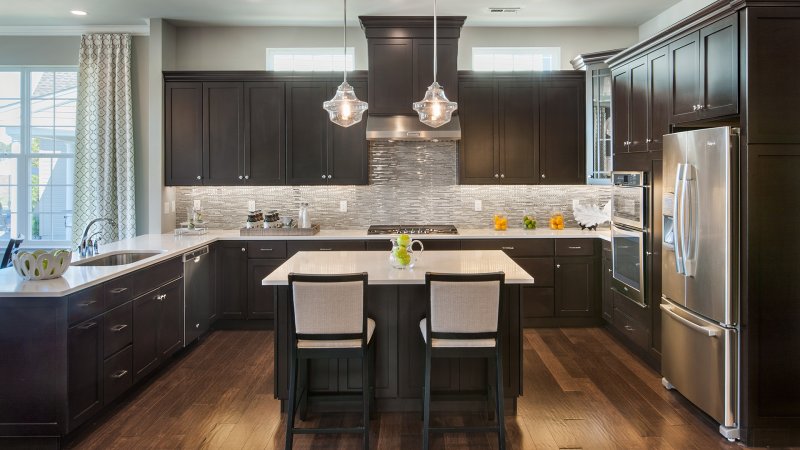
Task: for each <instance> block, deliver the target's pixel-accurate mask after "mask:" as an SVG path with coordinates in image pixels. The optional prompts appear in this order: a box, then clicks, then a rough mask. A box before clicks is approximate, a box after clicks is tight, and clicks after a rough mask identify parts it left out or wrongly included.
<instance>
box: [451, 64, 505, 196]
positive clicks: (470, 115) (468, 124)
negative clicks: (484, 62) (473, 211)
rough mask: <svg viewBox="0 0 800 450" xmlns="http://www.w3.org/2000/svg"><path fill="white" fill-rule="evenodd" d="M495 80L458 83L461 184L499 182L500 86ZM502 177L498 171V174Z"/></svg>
mask: <svg viewBox="0 0 800 450" xmlns="http://www.w3.org/2000/svg"><path fill="white" fill-rule="evenodd" d="M495 85H496V83H495V82H494V80H482V81H461V82H460V83H459V93H460V95H461V98H460V100H459V104H458V109H459V118H460V120H461V141H460V142H459V143H458V174H459V183H461V184H491V183H496V182H497V179H496V178H495V177H494V175H495V174H497V173H498V165H499V161H498V159H499V158H498V157H497V151H496V150H495V149H496V148H497V138H496V133H495V128H496V124H497V113H498V112H497V107H496V105H497V89H496V88H495ZM498 177H499V174H498Z"/></svg>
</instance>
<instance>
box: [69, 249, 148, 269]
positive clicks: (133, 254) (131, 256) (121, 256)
mask: <svg viewBox="0 0 800 450" xmlns="http://www.w3.org/2000/svg"><path fill="white" fill-rule="evenodd" d="M161 253H163V251H161V250H145V251H118V252H110V253H106V254H103V255H97V256H92V257H90V258H86V259H82V260H80V261H75V262H73V263H72V265H73V266H124V265H125V264H133V263H135V262H136V261H141V260H143V259H145V258H149V257H151V256H156V255H159V254H161Z"/></svg>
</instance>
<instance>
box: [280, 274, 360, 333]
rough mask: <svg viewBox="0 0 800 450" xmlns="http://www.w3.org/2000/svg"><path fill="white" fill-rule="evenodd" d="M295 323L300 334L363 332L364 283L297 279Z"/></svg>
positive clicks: (295, 283)
mask: <svg viewBox="0 0 800 450" xmlns="http://www.w3.org/2000/svg"><path fill="white" fill-rule="evenodd" d="M293 288H294V289H293V291H292V293H293V302H294V323H295V329H296V331H297V333H298V334H349V333H362V332H363V327H364V312H363V307H364V283H362V282H361V281H347V282H333V283H313V282H311V283H310V282H300V281H296V282H294V283H293Z"/></svg>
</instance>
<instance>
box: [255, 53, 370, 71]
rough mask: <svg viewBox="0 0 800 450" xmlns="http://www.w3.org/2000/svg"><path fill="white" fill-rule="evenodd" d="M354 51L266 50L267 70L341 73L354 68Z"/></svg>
mask: <svg viewBox="0 0 800 450" xmlns="http://www.w3.org/2000/svg"><path fill="white" fill-rule="evenodd" d="M354 54H355V50H354V49H353V47H347V50H346V54H344V53H343V52H342V48H341V47H338V48H336V47H334V48H268V49H267V70H272V71H276V72H341V71H342V70H344V68H345V65H346V66H347V70H353V68H354V67H355V62H354V60H355V57H354Z"/></svg>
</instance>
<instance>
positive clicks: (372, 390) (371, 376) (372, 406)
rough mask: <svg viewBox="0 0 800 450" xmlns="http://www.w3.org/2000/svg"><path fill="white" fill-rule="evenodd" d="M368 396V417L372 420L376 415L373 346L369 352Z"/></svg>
mask: <svg viewBox="0 0 800 450" xmlns="http://www.w3.org/2000/svg"><path fill="white" fill-rule="evenodd" d="M373 339H374V338H373ZM369 394H370V396H371V398H370V408H369V417H370V419H374V418H375V415H376V414H377V405H376V403H375V345H372V346H371V347H370V350H369Z"/></svg>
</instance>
